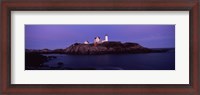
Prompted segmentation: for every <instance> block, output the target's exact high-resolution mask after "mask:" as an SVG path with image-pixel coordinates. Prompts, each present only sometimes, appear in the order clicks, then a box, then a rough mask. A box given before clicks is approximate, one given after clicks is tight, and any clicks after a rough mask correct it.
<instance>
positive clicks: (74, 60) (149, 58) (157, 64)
mask: <svg viewBox="0 0 200 95" xmlns="http://www.w3.org/2000/svg"><path fill="white" fill-rule="evenodd" d="M44 55H45V56H56V58H55V59H52V60H50V61H48V62H46V63H44V64H45V65H48V66H49V67H58V66H60V68H69V69H73V70H80V69H96V70H175V52H173V51H170V52H165V53H146V54H121V55H66V54H44ZM59 62H62V63H63V64H62V65H59V64H58V63H59Z"/></svg>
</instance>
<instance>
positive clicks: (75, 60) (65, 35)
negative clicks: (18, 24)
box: [25, 24, 175, 70]
mask: <svg viewBox="0 0 200 95" xmlns="http://www.w3.org/2000/svg"><path fill="white" fill-rule="evenodd" d="M25 70H175V25H159V24H158V25H154V24H153V25H151V24H149V25H145V24H139V25H135V24H130V25H129V24H127V25H126V24H113V25H112V24H100V25H98V24H83V25H79V24H72V25H69V24H66V25H65V24H27V25H25Z"/></svg>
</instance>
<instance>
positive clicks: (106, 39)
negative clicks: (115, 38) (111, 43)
mask: <svg viewBox="0 0 200 95" xmlns="http://www.w3.org/2000/svg"><path fill="white" fill-rule="evenodd" d="M105 41H106V42H107V41H108V35H107V34H106V35H105Z"/></svg>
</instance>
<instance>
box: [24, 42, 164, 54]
mask: <svg viewBox="0 0 200 95" xmlns="http://www.w3.org/2000/svg"><path fill="white" fill-rule="evenodd" d="M166 51H167V49H156V50H155V49H150V48H146V47H143V46H141V45H140V44H138V43H131V42H126V43H121V42H117V41H108V42H104V43H100V44H98V45H94V44H83V43H75V44H72V45H71V46H69V47H67V48H65V49H55V50H49V49H42V50H28V49H26V52H35V53H43V54H46V53H54V54H56V53H58V54H73V55H100V54H134V53H153V52H166Z"/></svg>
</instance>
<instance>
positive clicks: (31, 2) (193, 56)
mask: <svg viewBox="0 0 200 95" xmlns="http://www.w3.org/2000/svg"><path fill="white" fill-rule="evenodd" d="M199 2H200V1H199V0H84V1H83V0H49V1H48V0H4V1H1V20H0V22H1V24H0V26H1V27H0V28H1V37H0V39H1V40H0V41H1V47H0V48H1V61H0V63H1V68H0V70H1V71H0V72H1V94H2V95H7V94H9V95H10V94H11V95H13V94H24V95H27V94H56V95H57V94H65V95H66V94H69V95H71V94H73V95H74V94H80V95H82V94H91V95H93V94H98V95H100V94H120V95H121V94H131V95H155V94H159V95H199V94H200V90H199V89H200V82H199V81H200V73H199V71H200V64H199V40H200V39H199V32H200V31H199V23H200V21H199V16H200V15H199V13H200V12H199V8H200V7H199V5H200V3H199ZM35 10H36V11H59V10H62V11H189V12H190V13H189V15H190V21H189V24H190V43H189V44H190V72H189V73H190V83H189V84H188V85H184V84H180V85H177V84H86V85H84V84H69V85H67V84H61V85H60V84H48V85H42V84H34V85H31V84H27V85H26V84H23V85H22V84H17V85H15V84H11V73H12V72H11V66H10V65H11V64H10V63H11V48H13V47H12V46H11V11H35Z"/></svg>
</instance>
